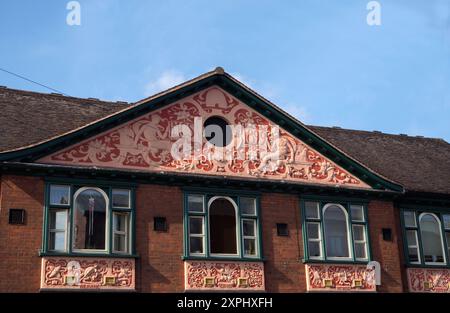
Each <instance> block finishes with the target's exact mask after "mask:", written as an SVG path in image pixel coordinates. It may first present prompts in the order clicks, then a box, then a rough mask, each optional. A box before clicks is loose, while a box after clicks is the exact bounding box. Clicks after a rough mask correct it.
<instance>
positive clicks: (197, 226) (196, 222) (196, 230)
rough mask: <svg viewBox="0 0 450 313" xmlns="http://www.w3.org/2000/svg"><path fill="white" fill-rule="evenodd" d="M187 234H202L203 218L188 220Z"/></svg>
mask: <svg viewBox="0 0 450 313" xmlns="http://www.w3.org/2000/svg"><path fill="white" fill-rule="evenodd" d="M189 233H190V234H192V235H202V234H203V217H190V218H189Z"/></svg>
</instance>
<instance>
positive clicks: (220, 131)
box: [203, 116, 233, 147]
mask: <svg viewBox="0 0 450 313" xmlns="http://www.w3.org/2000/svg"><path fill="white" fill-rule="evenodd" d="M203 127H204V136H205V138H206V140H208V142H209V143H211V144H212V145H214V146H216V147H225V146H228V145H229V144H230V143H231V139H232V135H233V133H232V129H231V126H230V125H229V124H228V122H227V121H226V120H225V119H223V118H221V117H219V116H212V117H210V118H208V119H206V121H205V123H204V124H203Z"/></svg>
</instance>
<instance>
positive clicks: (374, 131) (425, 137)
mask: <svg viewBox="0 0 450 313" xmlns="http://www.w3.org/2000/svg"><path fill="white" fill-rule="evenodd" d="M306 126H307V127H312V128H322V129H332V130H337V131H339V130H342V131H348V132H360V133H368V134H376V135H385V136H392V137H402V138H411V139H419V140H420V139H425V140H439V141H443V142H445V143H448V142H447V141H446V140H445V139H443V138H438V137H427V136H423V135H408V134H404V133H400V134H391V133H385V132H382V131H379V130H364V129H353V128H345V127H337V126H322V125H311V124H308V125H306Z"/></svg>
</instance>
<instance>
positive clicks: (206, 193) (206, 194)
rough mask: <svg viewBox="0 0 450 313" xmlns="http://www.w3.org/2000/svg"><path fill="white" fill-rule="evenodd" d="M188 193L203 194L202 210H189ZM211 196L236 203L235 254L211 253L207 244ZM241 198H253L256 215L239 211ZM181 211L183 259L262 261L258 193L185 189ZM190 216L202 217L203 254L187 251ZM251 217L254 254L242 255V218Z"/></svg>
mask: <svg viewBox="0 0 450 313" xmlns="http://www.w3.org/2000/svg"><path fill="white" fill-rule="evenodd" d="M189 195H201V196H203V208H204V210H203V212H189V208H188V196H189ZM213 197H228V198H231V199H232V200H233V201H234V202H235V203H236V205H237V216H238V222H237V224H236V227H237V233H238V235H239V238H238V242H239V245H238V247H237V248H238V249H237V250H238V254H237V255H220V254H211V252H210V245H209V237H210V234H209V208H208V201H209V200H210V199H211V198H213ZM241 198H254V199H255V205H256V212H255V214H256V215H246V214H243V213H242V211H241V205H240V199H241ZM183 207H184V209H183V211H184V223H183V224H184V247H183V257H182V258H183V259H184V260H229V261H262V260H263V246H262V230H261V206H260V194H259V193H253V192H238V191H234V190H229V191H224V190H215V189H214V190H205V189H203V188H201V189H197V188H194V189H185V190H184V195H183ZM190 217H202V218H203V220H204V223H203V225H204V226H203V227H204V228H203V235H204V243H203V249H204V253H203V254H190V251H189V240H190V233H189V218H190ZM246 219H252V220H254V221H255V223H256V233H255V235H256V240H255V241H256V255H255V256H249V255H244V235H243V227H242V223H243V220H246Z"/></svg>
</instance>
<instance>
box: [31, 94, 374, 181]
mask: <svg viewBox="0 0 450 313" xmlns="http://www.w3.org/2000/svg"><path fill="white" fill-rule="evenodd" d="M211 116H221V117H223V118H225V119H226V120H227V121H228V122H229V123H230V124H231V125H241V126H242V127H243V128H246V127H248V126H250V125H255V126H256V128H257V129H260V130H264V131H266V130H267V134H266V136H265V137H264V136H262V137H259V138H258V140H262V139H261V138H266V141H267V147H266V148H267V150H268V151H269V152H270V149H271V148H273V144H274V142H271V139H270V138H271V135H270V134H271V130H272V128H274V127H275V124H274V123H272V122H271V121H270V120H269V119H267V118H266V117H264V116H263V115H261V114H260V113H258V112H257V111H256V110H254V109H252V108H251V107H249V106H247V105H246V104H244V103H243V102H241V101H239V100H238V99H237V98H235V97H233V96H232V95H231V94H229V93H228V92H226V91H225V90H223V89H222V88H220V87H219V86H211V87H208V88H206V89H205V90H202V91H199V92H197V93H194V94H193V95H190V96H188V97H185V98H183V99H181V100H178V101H176V102H174V103H171V104H167V105H165V106H164V107H162V108H159V109H157V110H154V111H152V112H149V113H146V114H143V115H141V116H139V117H137V118H135V119H133V120H131V121H128V122H126V123H124V124H122V125H119V126H116V127H115V128H113V129H110V130H108V131H105V132H103V133H100V134H98V135H96V136H94V137H91V138H88V139H86V140H84V141H82V142H79V143H76V144H74V145H71V146H70V147H68V148H65V149H62V150H60V151H57V152H55V153H53V154H50V155H48V156H45V157H43V158H41V159H39V160H37V162H39V163H47V164H62V165H77V166H96V167H105V168H117V169H121V170H126V169H133V170H141V171H150V172H182V173H188V174H189V173H191V174H204V175H220V176H229V177H234V176H236V177H241V178H259V179H264V180H266V179H271V180H283V181H294V182H301V183H312V184H325V185H333V186H336V185H338V186H341V185H345V186H349V187H355V188H371V187H370V186H369V185H368V184H367V183H365V182H363V181H362V180H361V179H359V178H358V177H356V176H355V175H352V174H351V173H349V172H348V171H347V170H345V169H344V168H342V167H341V166H339V165H338V164H336V163H335V162H333V161H332V160H330V159H329V158H327V157H325V156H324V155H322V154H321V153H320V152H318V151H316V150H315V149H313V148H311V147H310V146H309V145H308V144H306V143H305V142H303V141H301V140H300V139H298V138H296V137H295V136H294V135H292V134H291V133H289V132H288V131H286V130H285V129H282V128H280V133H279V134H280V137H279V141H277V144H278V145H279V147H280V148H281V149H280V155H279V157H278V159H277V160H275V159H272V158H270V157H267V153H266V154H263V153H262V152H261V153H259V151H258V152H256V155H257V157H256V158H254V159H251V158H250V155H253V156H255V151H250V150H251V149H252V147H251V145H249V141H251V139H250V138H248V136H249V134H248V133H244V134H246V136H245V137H244V140H241V141H240V142H239V143H236V144H232V146H233V147H234V148H233V149H231V150H228V153H229V152H230V151H231V152H232V155H233V157H228V158H227V156H229V154H226V152H225V151H223V152H225V153H223V154H217V155H215V157H213V156H211V153H212V154H214V152H215V151H209V150H204V149H203V148H204V147H205V145H206V144H207V143H206V140H205V141H204V142H203V145H204V146H203V147H202V149H201V150H202V152H201V153H200V158H199V157H198V156H199V154H198V153H197V155H196V158H194V153H195V152H194V151H192V157H191V158H184V159H182V160H177V159H175V158H174V157H173V155H172V153H171V149H172V147H173V145H174V143H175V142H176V141H177V140H178V138H173V137H171V136H170V134H171V130H172V128H173V127H174V126H176V125H186V126H188V127H189V128H190V130H191V131H192V132H194V119H195V118H196V117H201V118H202V120H203V121H205V120H206V119H207V118H208V117H211ZM264 127H266V128H264ZM235 140H239V139H235ZM216 149H217V148H216ZM237 149H241V150H240V152H242V151H244V153H245V157H244V158H242V154H241V157H239V158H237V157H234V156H235V155H237ZM242 149H243V150H242ZM224 150H225V149H224ZM264 156H266V157H264Z"/></svg>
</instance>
